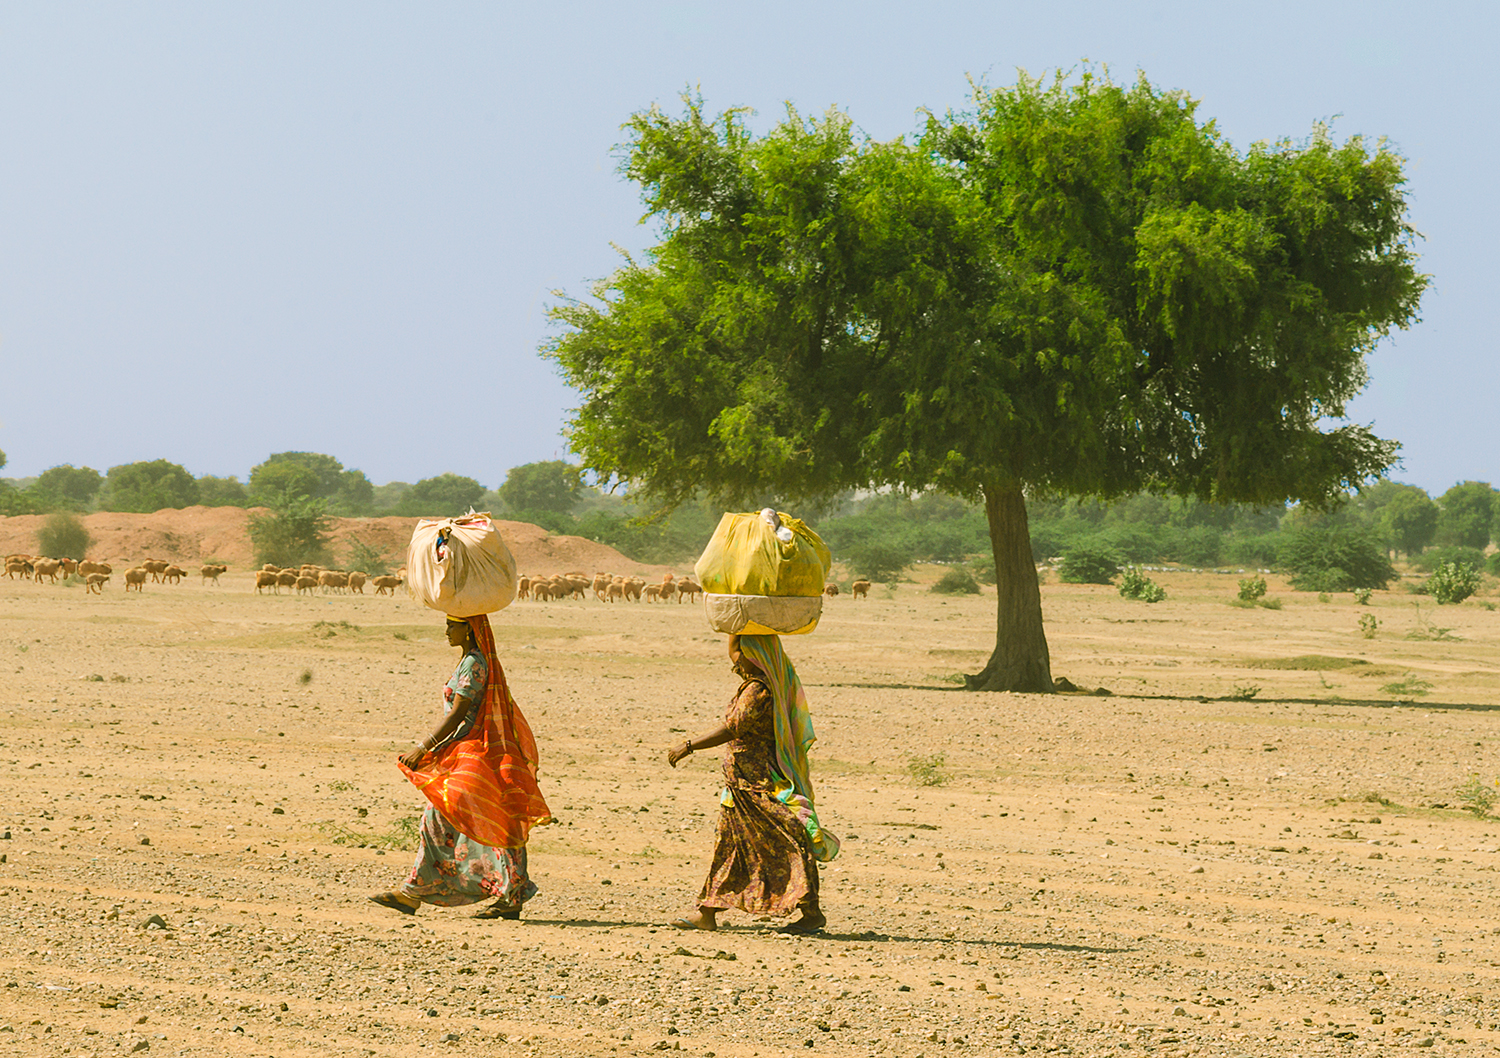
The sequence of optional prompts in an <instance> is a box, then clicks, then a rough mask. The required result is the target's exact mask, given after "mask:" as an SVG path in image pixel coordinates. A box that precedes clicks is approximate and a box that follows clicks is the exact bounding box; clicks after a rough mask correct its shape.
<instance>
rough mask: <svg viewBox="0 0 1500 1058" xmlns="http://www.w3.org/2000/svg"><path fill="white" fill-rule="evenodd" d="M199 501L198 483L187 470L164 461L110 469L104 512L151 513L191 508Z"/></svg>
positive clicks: (129, 464)
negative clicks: (177, 508)
mask: <svg viewBox="0 0 1500 1058" xmlns="http://www.w3.org/2000/svg"><path fill="white" fill-rule="evenodd" d="M197 502H198V482H197V481H196V480H195V479H194V478H193V475H191V474H189V473H188V472H187V470H186V469H185V468H183V467H181V466H179V465H177V464H176V463H170V462H168V461H167V460H165V459H153V460H151V461H149V462H140V463H125V464H122V465H121V466H117V467H110V468H109V473H108V475H107V487H106V490H105V500H104V502H103V503H102V504H101V506H103V507H104V508H105V509H106V510H111V511H132V512H135V513H138V514H150V513H151V512H152V511H160V510H165V509H167V508H169V507H171V508H176V507H191V506H192V505H193V504H195V503H197Z"/></svg>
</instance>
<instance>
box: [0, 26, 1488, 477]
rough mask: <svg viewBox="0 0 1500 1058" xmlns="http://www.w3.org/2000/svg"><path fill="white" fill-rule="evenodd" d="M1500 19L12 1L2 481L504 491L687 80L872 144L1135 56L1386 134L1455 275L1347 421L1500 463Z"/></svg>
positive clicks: (1291, 130)
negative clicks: (146, 469)
mask: <svg viewBox="0 0 1500 1058" xmlns="http://www.w3.org/2000/svg"><path fill="white" fill-rule="evenodd" d="M1497 29H1500V16H1497V14H1496V6H1495V5H1480V4H1467V3H1451V4H1444V3H1435V4H1427V5H1423V6H1421V7H1420V8H1418V7H1414V6H1412V5H1409V4H1406V5H1400V6H1398V5H1396V4H1390V3H1379V2H1375V3H1369V2H1366V3H1358V4H1355V3H1316V2H1305V3H1282V2H1263V3H1254V4H1249V3H1244V4H1241V3H1219V4H1211V5H1209V4H1204V5H1180V4H1178V5H1168V4H1158V3H1135V4H1131V3H1122V2H1116V3H1085V2H1071V3H1070V2H1060V3H1058V2H1054V3H1050V4H1045V5H1041V4H1034V3H1025V4H1020V3H1009V2H990V3H957V2H954V3H942V2H935V3H925V4H922V5H915V4H883V3H878V2H864V3H819V2H816V0H808V2H804V3H796V4H792V3H764V4H756V3H741V4H738V5H704V4H688V3H628V2H616V3H607V4H606V3H592V2H589V3H574V4H570V5H543V4H521V3H516V4H495V3H489V4H473V3H436V4H415V3H407V4H394V3H386V4H382V3H374V2H361V3H334V2H319V3H312V4H309V3H305V2H302V3H266V2H261V3H255V4H239V5H229V4H201V3H140V4H128V5H127V4H115V3H109V4H106V3H68V2H65V0H51V2H45V3H20V2H15V0H10V2H7V3H6V4H4V5H3V6H0V368H3V372H0V450H3V451H4V452H5V453H6V454H7V456H8V457H9V460H10V462H9V465H8V466H7V467H6V468H5V470H4V471H3V473H4V474H5V475H7V476H14V477H19V476H25V475H31V474H36V473H38V472H40V471H41V470H44V469H46V468H47V467H49V466H52V465H55V464H58V463H73V464H75V465H85V464H86V465H89V466H93V467H96V468H98V469H100V470H103V469H107V468H108V467H109V466H112V465H115V464H118V463H124V462H130V461H133V460H137V459H155V458H159V457H165V458H167V459H171V460H173V461H175V462H180V463H183V464H184V465H185V466H187V467H188V469H190V470H191V471H193V472H194V473H196V474H205V473H212V474H237V475H239V476H241V477H242V478H243V477H244V475H245V474H246V473H247V472H248V470H249V468H250V467H251V466H253V465H254V464H256V463H258V462H260V461H261V460H262V459H264V458H265V456H266V455H267V454H268V453H270V452H273V451H283V450H288V449H305V450H312V451H319V452H327V453H330V454H332V455H335V456H337V457H338V458H339V459H341V460H342V461H343V462H344V464H345V465H346V466H350V467H358V468H360V469H362V470H364V471H365V472H366V473H367V474H368V475H369V476H370V477H371V479H372V480H374V481H376V482H377V483H380V482H385V481H390V480H406V481H414V480H416V479H418V478H422V477H427V476H430V475H432V474H436V473H440V472H443V471H454V472H457V473H462V474H468V475H470V476H473V477H475V478H478V479H479V480H480V481H482V482H484V483H485V484H486V485H488V486H491V487H493V486H495V485H497V484H498V483H499V482H500V480H502V479H503V477H504V474H505V471H506V470H507V469H508V468H509V467H511V466H514V465H516V464H519V463H524V462H530V461H533V460H539V459H550V458H557V457H566V456H567V452H566V443H565V440H564V439H563V437H562V434H561V429H562V425H563V422H564V420H565V418H566V416H567V412H568V409H569V408H571V407H572V406H573V405H574V404H575V403H576V398H575V396H574V395H573V394H572V393H571V391H569V390H568V389H567V388H566V387H565V386H564V385H562V383H561V382H560V381H559V380H558V378H557V376H556V374H555V372H554V371H553V370H552V368H551V365H550V364H548V363H546V362H544V361H542V360H541V359H540V358H539V357H538V356H537V355H536V349H537V346H538V345H539V344H540V343H541V342H542V341H543V340H544V339H545V338H546V337H547V335H548V334H549V324H548V323H547V321H546V319H545V316H544V310H545V308H546V306H547V305H548V304H549V303H550V302H551V300H552V294H551V292H552V291H553V290H556V289H563V290H565V291H567V292H569V293H570V294H575V295H582V294H585V293H587V291H588V288H589V285H590V283H591V282H592V281H593V280H595V279H598V278H600V277H602V276H604V275H606V274H607V273H608V272H609V271H610V270H611V269H612V268H613V267H614V266H615V263H616V261H617V257H616V252H615V250H614V249H612V248H611V243H615V244H618V245H620V246H622V247H625V248H627V249H631V250H635V249H639V248H641V247H643V246H645V245H648V244H649V242H650V234H651V233H650V230H649V229H648V228H644V227H642V226H640V225H639V224H638V223H637V222H638V219H639V215H640V206H639V200H638V197H637V191H636V189H635V188H634V187H633V186H631V185H628V184H626V183H624V182H623V181H622V180H621V178H620V177H619V176H618V174H617V173H616V171H615V164H616V160H615V157H614V155H613V153H612V151H613V148H614V145H615V144H616V143H617V142H619V140H620V137H621V132H620V125H621V123H622V122H623V121H624V120H625V119H626V118H627V117H628V116H629V115H630V114H631V113H632V112H633V111H636V110H639V109H642V108H644V107H647V106H649V105H650V104H652V103H653V102H655V103H661V104H662V105H664V106H666V107H669V108H675V107H676V105H677V104H676V100H677V96H678V94H679V93H680V92H681V91H682V90H683V88H684V87H688V86H695V87H697V88H698V89H700V90H701V91H702V93H703V95H704V97H705V99H706V101H707V103H708V104H709V106H710V107H711V108H713V109H723V108H725V107H729V106H741V105H744V106H750V107H754V108H756V110H757V111H758V112H759V114H760V121H761V122H762V124H768V123H769V122H771V121H773V120H775V119H776V118H777V117H778V116H779V115H780V113H781V111H782V107H783V105H784V103H785V102H786V101H791V102H793V103H794V104H796V105H797V106H798V107H799V109H802V110H804V111H818V110H822V109H824V108H826V107H828V106H838V107H840V108H842V109H844V110H845V111H847V113H848V114H849V115H850V116H851V117H852V118H853V120H854V121H855V122H856V124H857V125H859V126H860V127H861V128H862V129H864V130H865V131H866V132H867V133H868V134H869V135H871V136H874V137H876V138H880V139H885V138H889V137H892V136H896V135H900V134H903V133H908V132H911V131H912V130H913V129H915V128H916V127H917V123H918V117H917V110H918V108H922V107H927V108H931V109H934V110H944V109H947V108H949V107H953V108H961V107H963V106H964V105H965V104H966V99H967V91H968V87H967V82H966V75H967V76H973V77H976V78H980V79H984V80H987V81H989V82H990V83H992V84H1004V83H1009V82H1011V81H1013V80H1014V77H1015V71H1016V69H1017V68H1024V69H1026V70H1029V71H1031V72H1032V73H1040V72H1044V71H1047V70H1052V69H1055V68H1057V67H1059V66H1061V67H1064V68H1070V67H1075V66H1077V65H1078V64H1079V62H1080V61H1081V60H1084V59H1087V60H1090V61H1092V62H1094V63H1096V64H1108V65H1109V67H1110V69H1111V71H1112V73H1113V75H1114V77H1115V78H1116V79H1117V80H1120V79H1124V80H1129V79H1133V78H1134V76H1135V72H1136V70H1137V69H1140V70H1143V71H1144V72H1145V73H1146V75H1147V76H1148V77H1149V78H1150V79H1151V80H1152V81H1153V82H1154V83H1155V84H1157V85H1158V86H1160V87H1164V88H1181V89H1185V90H1187V91H1188V92H1189V93H1191V94H1192V95H1193V96H1195V97H1196V98H1198V99H1200V100H1201V107H1200V110H1199V114H1200V115H1201V116H1203V117H1212V118H1214V119H1216V120H1217V121H1218V123H1219V125H1220V127H1221V128H1222V129H1223V130H1224V132H1225V133H1226V135H1227V136H1228V137H1229V139H1230V140H1231V141H1232V142H1233V143H1234V144H1235V145H1236V146H1239V147H1241V148H1243V147H1244V146H1245V145H1246V144H1248V143H1250V142H1252V141H1254V140H1258V139H1275V138H1279V137H1282V136H1292V137H1295V138H1301V137H1303V136H1305V135H1307V133H1308V132H1309V130H1310V129H1311V127H1312V125H1313V124H1314V123H1315V122H1317V121H1327V120H1330V119H1336V120H1335V125H1334V127H1335V132H1336V134H1338V135H1348V134H1354V133H1360V134H1364V135H1367V136H1386V137H1389V139H1390V140H1391V141H1392V142H1393V143H1394V144H1395V145H1396V147H1397V148H1398V149H1400V150H1401V152H1402V153H1403V154H1405V155H1406V156H1407V158H1408V159H1409V176H1410V188H1409V190H1410V200H1411V207H1412V216H1413V219H1414V221H1415V223H1416V226H1417V227H1418V229H1419V230H1421V231H1422V232H1423V234H1424V236H1425V240H1424V242H1423V243H1422V245H1421V248H1420V249H1421V252H1422V255H1423V264H1422V266H1423V269H1424V270H1425V271H1427V272H1430V273H1432V274H1433V276H1434V286H1433V289H1432V290H1431V292H1430V293H1429V294H1428V295H1427V297H1426V299H1425V300H1424V303H1423V322H1422V323H1421V324H1419V325H1418V326H1417V327H1415V328H1414V329H1413V330H1411V331H1409V332H1406V333H1404V334H1399V335H1397V336H1396V337H1395V338H1394V339H1392V340H1390V341H1388V342H1386V343H1384V344H1383V345H1382V346H1381V348H1380V349H1379V350H1378V351H1377V353H1376V354H1375V355H1374V357H1373V358H1372V360H1371V363H1370V373H1371V383H1370V386H1369V388H1368V390H1367V391H1366V393H1365V394H1364V395H1363V396H1361V397H1360V398H1359V399H1358V400H1357V401H1356V402H1355V403H1354V405H1353V407H1352V409H1351V410H1352V417H1353V418H1355V419H1356V420H1358V421H1361V422H1367V423H1368V422H1373V423H1374V425H1375V428H1376V431H1377V432H1378V433H1380V434H1381V435H1382V436H1386V437H1393V438H1395V439H1397V440H1399V441H1401V442H1402V444H1403V446H1404V447H1403V457H1404V466H1403V468H1402V469H1401V470H1399V471H1398V472H1397V473H1396V474H1395V476H1396V477H1397V478H1399V479H1401V480H1406V481H1411V482H1414V483H1416V484H1419V485H1422V486H1423V487H1425V488H1427V489H1428V490H1429V491H1434V492H1441V491H1442V490H1443V489H1445V488H1447V487H1448V486H1449V485H1451V484H1452V483H1454V482H1455V481H1458V480H1462V479H1466V478H1474V479H1481V480H1489V481H1497V482H1500V454H1497V451H1496V446H1495V445H1494V444H1493V443H1491V441H1492V437H1493V434H1494V432H1495V431H1494V428H1493V427H1492V426H1491V423H1492V422H1493V420H1494V418H1495V414H1494V409H1495V408H1496V406H1497V403H1500V400H1497V398H1500V380H1497V377H1496V373H1495V371H1494V370H1493V369H1492V368H1491V357H1490V356H1489V346H1490V342H1491V335H1490V327H1489V326H1488V323H1489V320H1488V315H1489V313H1488V312H1487V311H1486V310H1485V309H1484V307H1483V306H1484V305H1485V304H1487V303H1488V302H1489V297H1490V296H1491V291H1493V290H1495V289H1496V288H1497V286H1500V267H1497V264H1496V257H1497V253H1500V251H1497V236H1500V207H1497V204H1496V202H1497V196H1496V195H1495V193H1494V192H1493V191H1492V190H1491V189H1490V187H1489V184H1490V182H1491V181H1490V179H1489V178H1488V177H1486V176H1485V174H1493V173H1495V172H1496V171H1497V168H1500V167H1497V165H1496V164H1495V163H1496V161H1497V158H1496V155H1497V151H1500V148H1497V144H1496V137H1495V135H1494V129H1495V125H1496V119H1495V113H1496V103H1497V102H1500V100H1497V96H1500V92H1497V90H1496V88H1495V79H1494V77H1493V76H1492V74H1491V73H1490V72H1489V69H1488V66H1489V63H1490V61H1491V60H1492V56H1491V55H1489V54H1488V52H1487V49H1488V48H1490V47H1492V45H1493V43H1494V41H1495V40H1496V39H1497V32H1496V31H1497Z"/></svg>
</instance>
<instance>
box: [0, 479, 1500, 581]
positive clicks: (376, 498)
mask: <svg viewBox="0 0 1500 1058" xmlns="http://www.w3.org/2000/svg"><path fill="white" fill-rule="evenodd" d="M4 458H5V457H4V453H0V467H3V466H4V465H5V463H4ZM18 485H19V486H20V487H18ZM194 504H201V505H203V506H210V507H226V506H233V507H250V506H261V507H268V508H270V509H271V512H272V515H271V517H273V518H277V519H281V521H280V522H278V523H276V524H277V525H279V526H280V528H278V529H277V530H276V531H275V532H273V533H272V534H271V535H272V536H274V537H275V538H276V541H277V542H276V543H275V545H274V550H275V551H276V554H277V558H276V559H275V560H276V561H280V559H281V558H283V557H286V556H291V555H297V556H299V558H298V560H300V561H316V560H317V558H316V557H314V556H316V555H322V556H323V557H325V558H326V547H322V548H321V550H320V547H321V545H317V544H316V541H317V540H324V541H325V542H326V518H327V517H331V516H332V517H369V516H379V515H390V514H394V515H405V516H452V515H458V514H462V513H464V512H465V511H467V510H469V509H470V508H471V507H473V508H474V509H477V510H490V511H491V512H492V513H494V514H495V515H496V516H498V517H503V518H509V519H512V520H516V521H525V522H531V523H533V524H535V525H539V526H541V527H542V528H544V529H547V530H548V531H549V532H553V533H560V534H567V535H571V536H581V537H585V538H587V539H590V540H595V541H598V542H600V543H603V544H607V545H609V546H611V547H614V548H615V549H617V550H619V551H620V552H622V553H623V554H625V555H626V556H628V557H630V558H632V559H635V560H637V561H642V562H661V563H683V562H689V561H691V560H692V559H693V558H695V557H696V556H697V554H698V553H699V552H700V551H701V550H702V547H703V545H704V543H705V542H706V541H707V539H708V537H709V536H710V535H711V534H712V532H713V529H714V526H715V525H716V524H717V521H718V516H719V513H720V512H719V511H718V509H717V508H714V507H712V506H711V505H710V504H709V503H708V502H707V501H706V500H701V499H700V500H699V501H697V502H692V503H686V504H683V505H682V506H680V507H678V508H677V509H676V510H675V511H673V512H672V513H671V514H670V515H669V516H667V517H664V518H658V517H653V508H651V507H649V506H644V505H641V504H639V503H637V502H636V501H635V500H633V499H632V498H631V497H629V496H628V495H627V496H618V495H612V494H610V493H608V492H605V491H601V490H600V489H598V488H595V487H593V486H591V485H589V484H587V483H585V482H584V480H583V479H582V477H581V476H580V473H579V469H578V468H577V467H576V466H573V465H571V464H569V463H566V462H564V461H563V460H549V461H544V462H537V463H526V464H523V465H521V466H517V467H513V468H511V469H510V470H509V471H508V473H507V474H506V477H505V479H504V481H502V482H501V483H500V484H499V485H498V486H497V487H496V488H494V489H488V488H486V487H485V486H484V485H483V484H482V483H480V482H479V481H477V480H476V479H474V478H471V477H466V476H464V475H460V474H453V473H443V474H438V475H435V476H433V477H429V478H423V479H422V480H420V481H418V482H416V483H414V484H409V483H406V482H400V481H396V482H389V483H387V484H385V485H378V486H377V485H375V484H373V483H372V482H371V481H370V479H369V478H368V477H367V476H366V475H365V474H364V472H362V471H360V470H352V469H346V468H345V467H344V465H343V464H342V463H341V462H340V461H339V460H338V459H336V458H334V457H333V456H330V455H324V454H322V453H318V452H278V453H275V454H273V455H271V456H269V457H268V458H267V459H266V460H265V461H264V462H262V463H260V464H258V465H256V466H255V467H253V468H251V471H250V474H249V477H248V479H247V480H246V481H245V482H241V481H240V480H239V479H238V478H236V477H215V476H213V475H204V476H201V477H196V478H195V477H194V476H193V475H192V474H191V473H189V472H188V471H187V470H186V469H184V468H183V467H181V466H179V465H178V464H176V463H171V462H168V461H167V460H165V459H157V460H152V461H150V462H138V463H127V464H124V465H122V466H117V467H111V468H110V469H109V471H108V472H107V473H103V474H101V473H100V472H99V471H97V470H94V469H92V468H90V467H73V466H69V465H62V466H56V467H52V468H50V469H48V470H46V471H44V472H43V473H42V474H40V475H38V476H37V477H36V478H33V479H30V480H29V481H25V482H20V483H17V482H14V481H9V480H6V479H3V478H0V514H46V513H52V512H71V513H87V512H89V511H94V510H103V511H137V512H149V511H156V510H161V509H163V508H168V507H188V506H192V505H194ZM1027 509H1028V512H1029V518H1030V529H1031V533H1030V536H1031V548H1032V557H1033V559H1034V560H1035V561H1037V562H1039V563H1040V562H1044V561H1046V560H1048V559H1053V558H1059V557H1062V556H1064V555H1066V554H1068V553H1069V552H1078V553H1081V552H1089V553H1090V554H1094V555H1098V556H1103V560H1104V561H1113V562H1115V563H1117V564H1119V565H1125V564H1167V563H1174V564H1180V565H1184V566H1194V567H1200V568H1212V567H1219V566H1237V567H1254V568H1285V569H1289V570H1290V569H1292V568H1293V567H1295V566H1297V565H1298V564H1299V563H1303V562H1306V561H1307V559H1306V556H1307V555H1308V554H1323V555H1326V554H1332V553H1334V552H1337V553H1338V554H1340V555H1343V556H1344V558H1342V559H1340V561H1344V562H1345V563H1346V564H1355V565H1359V567H1360V568H1362V569H1363V568H1366V567H1368V568H1369V569H1377V568H1379V567H1378V566H1377V565H1371V564H1370V562H1369V561H1366V560H1365V559H1361V560H1359V561H1358V562H1356V560H1355V559H1354V558H1352V557H1350V556H1351V555H1352V554H1353V552H1349V551H1348V549H1349V548H1354V549H1355V550H1357V551H1360V553H1362V554H1366V559H1368V553H1374V554H1377V555H1380V556H1383V557H1384V559H1389V558H1391V557H1396V556H1403V557H1405V558H1406V559H1407V560H1408V561H1410V562H1412V563H1413V564H1414V565H1416V566H1417V567H1418V568H1419V569H1425V570H1429V571H1430V570H1431V569H1433V568H1436V566H1437V565H1438V564H1440V563H1442V562H1461V563H1468V564H1470V565H1473V566H1474V567H1475V568H1479V569H1482V568H1486V567H1487V566H1488V567H1489V568H1490V571H1491V572H1494V573H1496V574H1500V562H1497V561H1496V560H1495V557H1494V556H1490V557H1489V558H1488V559H1487V558H1486V556H1485V554H1484V551H1485V549H1486V548H1487V547H1488V546H1489V544H1490V542H1491V540H1500V494H1497V492H1496V490H1495V489H1494V488H1492V487H1491V485H1490V484H1489V483H1488V482H1483V481H1464V482H1460V483H1458V484H1456V485H1454V486H1453V487H1452V488H1450V489H1448V490H1447V491H1446V492H1444V493H1443V494H1442V495H1441V496H1438V497H1436V498H1435V499H1434V498H1433V497H1431V496H1429V495H1428V493H1427V492H1426V491H1425V490H1423V489H1421V488H1419V487H1417V486H1415V485H1405V484H1401V483H1398V482H1394V481H1389V480H1385V479H1381V480H1379V481H1376V482H1374V483H1372V484H1370V485H1368V486H1366V487H1365V488H1364V489H1362V490H1360V491H1359V492H1356V493H1351V494H1350V495H1349V496H1348V497H1347V499H1346V500H1345V501H1344V502H1343V503H1342V504H1339V505H1337V506H1335V507H1334V508H1333V509H1332V510H1331V511H1329V512H1324V513H1319V512H1315V511H1312V510H1309V509H1304V508H1302V507H1297V506H1293V507H1290V508H1256V507H1251V506H1246V505H1227V506H1221V505H1215V504H1208V503H1203V502H1200V501H1198V500H1195V499H1193V498H1191V497H1189V498H1180V497H1164V496H1156V495H1151V494H1149V493H1141V494H1138V495H1135V496H1130V497H1127V498H1125V499H1122V500H1118V501H1116V502H1113V503H1104V502H1098V501H1092V500H1085V501H1073V500H1065V499H1047V498H1045V497H1033V498H1030V499H1029V500H1028V504H1027ZM794 513H800V514H805V515H806V516H808V517H809V519H810V520H812V521H814V523H815V524H816V526H817V528H818V530H819V532H820V533H821V534H822V536H823V538H824V540H825V541H827V543H828V545H829V547H830V548H832V550H833V552H834V556H835V559H836V560H837V561H839V562H840V563H842V564H843V565H844V566H845V567H846V568H847V569H848V571H849V573H850V574H851V575H852V576H854V577H867V578H870V579H872V580H878V581H890V580H893V579H896V578H897V577H899V576H900V574H901V572H902V571H903V570H904V569H906V568H907V567H909V566H911V565H912V564H914V563H918V562H943V563H952V564H964V565H965V566H966V568H968V569H969V570H971V571H972V572H973V573H974V575H975V576H977V578H978V579H979V580H981V581H985V582H993V577H994V572H993V560H992V559H990V558H989V551H990V544H989V529H988V525H987V522H986V518H985V514H984V511H983V510H982V509H981V508H980V507H978V506H977V505H975V504H970V503H966V502H964V501H963V500H960V499H957V498H955V497H952V496H948V495H944V494H941V493H937V492H927V493H923V494H921V495H918V496H909V495H905V494H901V493H894V492H892V493H878V494H873V495H865V496H857V495H854V494H847V495H845V496H843V497H841V498H839V499H838V500H836V501H834V502H832V503H831V504H828V505H826V506H825V507H824V508H823V509H819V510H815V511H798V512H794ZM1330 549H1333V550H1332V551H1330ZM1340 549H1344V550H1340ZM268 553H269V552H268ZM1384 559H1382V560H1384ZM268 560H271V559H268ZM289 561H290V559H289V560H288V562H289ZM1335 568H1341V567H1335ZM1365 579H1368V575H1367V576H1366V577H1365ZM1338 580H1339V578H1337V577H1335V578H1334V581H1333V582H1337V581H1338ZM1333 582H1329V583H1333ZM1334 590H1338V589H1334Z"/></svg>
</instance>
